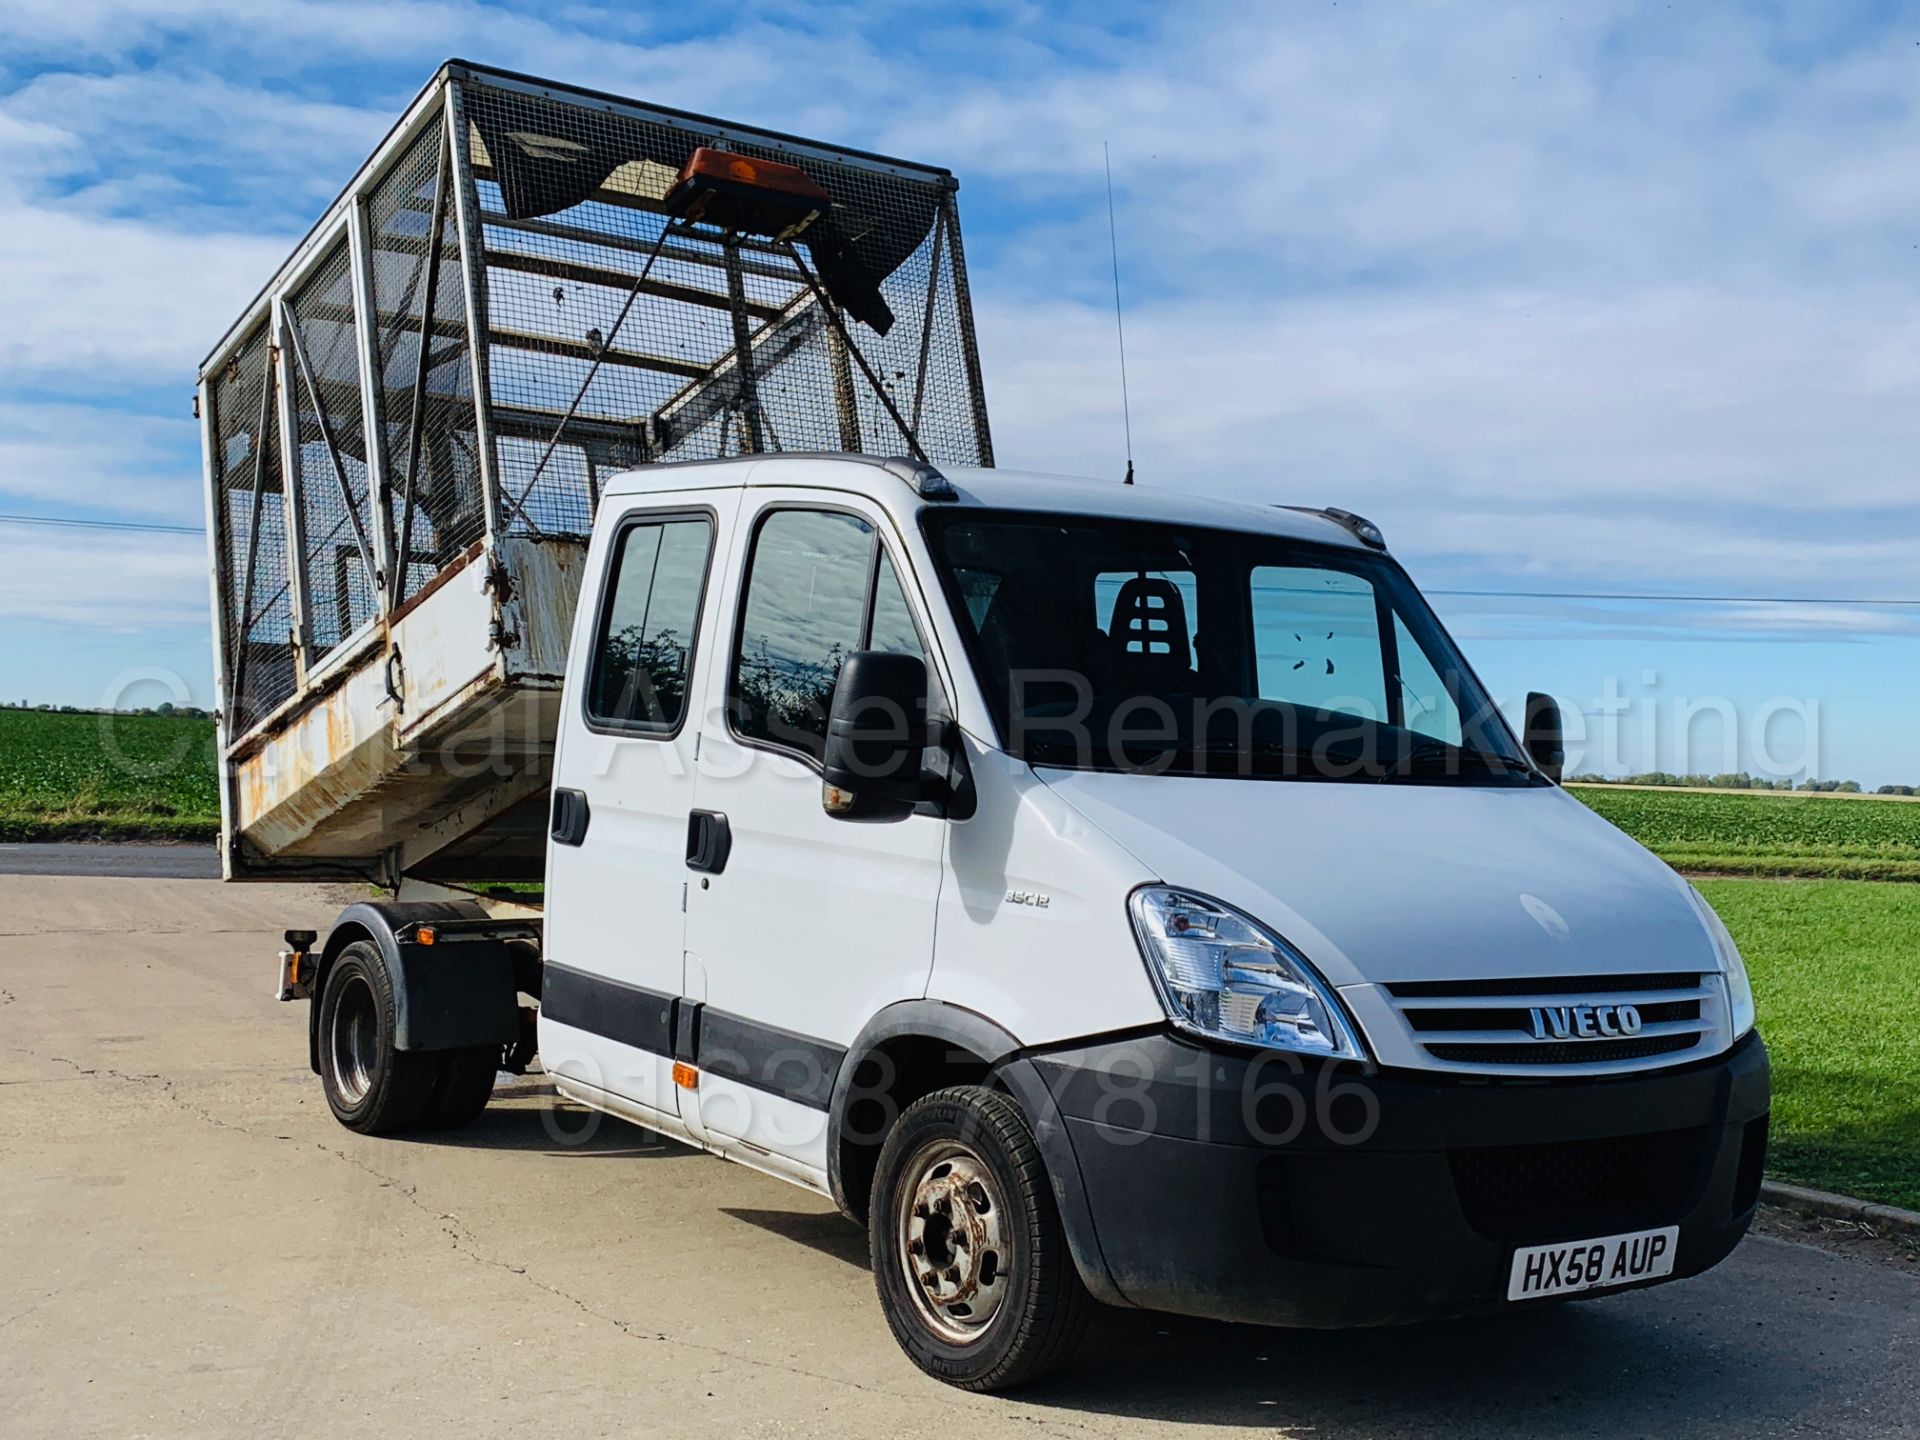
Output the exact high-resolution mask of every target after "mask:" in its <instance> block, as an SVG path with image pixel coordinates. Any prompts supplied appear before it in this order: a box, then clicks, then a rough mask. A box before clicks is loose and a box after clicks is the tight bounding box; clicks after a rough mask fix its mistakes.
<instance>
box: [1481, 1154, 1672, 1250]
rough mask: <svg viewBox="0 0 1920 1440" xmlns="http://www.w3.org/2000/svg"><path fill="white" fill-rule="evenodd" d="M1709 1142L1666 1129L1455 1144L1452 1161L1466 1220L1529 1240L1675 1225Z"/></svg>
mask: <svg viewBox="0 0 1920 1440" xmlns="http://www.w3.org/2000/svg"><path fill="white" fill-rule="evenodd" d="M1707 1138H1708V1132H1706V1131H1704V1130H1698V1129H1691V1130H1665V1131H1658V1132H1656V1133H1654V1134H1651V1135H1623V1136H1609V1137H1607V1138H1604V1139H1599V1140H1563V1141H1554V1142H1551V1143H1548V1144H1542V1145H1490V1146H1485V1147H1481V1148H1477V1149H1462V1150H1451V1151H1449V1152H1448V1154H1447V1160H1448V1163H1449V1164H1450V1165H1451V1166H1452V1169H1453V1184H1454V1192H1455V1194H1456V1195H1457V1196H1458V1198H1459V1202H1460V1210H1461V1213H1462V1214H1463V1215H1464V1216H1465V1217H1466V1220H1467V1223H1468V1224H1469V1225H1471V1226H1472V1227H1473V1228H1474V1230H1476V1231H1477V1232H1478V1233H1480V1234H1481V1235H1484V1236H1486V1237H1487V1238H1488V1239H1490V1240H1499V1241H1504V1242H1509V1243H1519V1244H1525V1243H1527V1242H1530V1241H1536V1240H1550V1239H1561V1238H1565V1237H1567V1236H1569V1235H1583V1234H1584V1235H1610V1234H1618V1233H1620V1232H1622V1231H1627V1230H1639V1229H1647V1228H1651V1227H1653V1226H1656V1225H1669V1224H1673V1223H1674V1222H1676V1221H1677V1220H1678V1219H1679V1218H1680V1216H1681V1215H1682V1214H1683V1213H1684V1212H1685V1211H1686V1209H1687V1208H1688V1205H1689V1204H1690V1202H1691V1201H1692V1198H1693V1194H1694V1190H1695V1188H1696V1186H1697V1184H1698V1182H1699V1178H1700V1167H1701V1161H1702V1158H1703V1157H1704V1156H1705V1154H1706V1152H1707V1148H1708V1147H1707V1143H1706V1142H1707Z"/></svg>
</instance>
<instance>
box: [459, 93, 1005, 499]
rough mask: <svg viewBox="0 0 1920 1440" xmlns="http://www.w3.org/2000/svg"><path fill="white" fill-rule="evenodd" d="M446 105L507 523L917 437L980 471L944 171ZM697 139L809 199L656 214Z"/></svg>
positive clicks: (578, 116) (555, 100) (519, 102)
mask: <svg viewBox="0 0 1920 1440" xmlns="http://www.w3.org/2000/svg"><path fill="white" fill-rule="evenodd" d="M463 99H464V103H465V107H466V114H467V116H468V117H469V120H470V124H469V126H468V133H467V135H466V137H465V143H466V154H465V156H464V158H465V160H466V161H467V163H468V164H469V165H470V167H471V173H472V175H473V178H474V181H475V184H476V193H477V196H478V200H479V207H480V211H481V219H482V224H481V232H482V234H481V243H482V245H483V247H484V253H485V260H486V266H487V289H486V294H487V307H488V314H487V317H486V318H487V337H488V342H489V351H488V371H489V386H490V389H491V392H492V393H491V397H490V398H491V404H492V409H491V415H492V420H493V426H494V432H495V434H496V436H497V437H498V454H499V473H500V490H501V495H500V507H501V513H502V516H503V519H504V520H505V522H506V525H507V528H508V529H509V530H510V531H519V532H523V533H528V532H530V533H534V534H548V535H552V534H564V535H582V534H585V533H586V532H587V531H588V530H589V529H590V528H591V525H592V518H593V511H594V507H595V504H596V502H597V500H598V498H599V484H600V477H601V476H602V475H604V474H605V473H606V472H608V471H610V470H617V469H624V468H628V467H631V466H633V465H636V464H642V463H646V462H649V461H658V460H696V459H711V458H717V457H721V456H728V455H738V454H751V453H771V452H777V451H782V450H851V451H862V452H866V453H873V454H887V455H901V454H910V453H912V450H913V448H914V447H913V440H917V441H918V443H919V446H920V448H921V449H922V450H923V451H924V453H925V454H926V456H927V457H928V458H929V459H931V460H933V461H935V462H936V463H947V464H960V465H973V464H982V463H990V460H991V453H990V447H989V443H988V440H987V437H986V434H985V429H984V423H983V416H984V411H983V409H982V408H981V407H980V405H979V404H978V403H977V396H976V395H975V393H974V378H975V367H974V366H973V362H972V351H971V344H972V340H971V333H970V328H969V326H970V322H969V320H968V317H966V316H965V314H964V309H963V307H964V292H963V291H962V289H961V287H960V283H959V275H958V271H957V266H958V264H959V260H958V251H957V246H956V245H955V244H953V243H952V242H951V241H950V239H949V220H950V217H951V215H952V206H951V184H950V182H949V181H948V180H947V178H946V177H945V176H944V175H941V174H938V173H936V172H926V171H914V170H909V169H905V168H902V167H897V166H890V165H887V164H884V163H881V162H869V161H865V160H860V159H857V158H855V157H847V158H845V159H837V158H822V157H821V156H820V155H819V154H816V153H814V152H812V151H811V150H808V151H806V152H804V153H803V152H801V151H798V150H790V149H788V148H787V147H785V146H784V145H783V144H781V143H780V142H778V141H777V140H774V139H772V138H769V139H767V140H766V141H765V142H764V143H761V142H758V141H756V140H751V139H743V138H741V137H739V136H738V135H733V136H730V137H723V136H722V135H721V134H719V133H718V131H717V130H715V129H713V128H711V127H706V126H703V125H702V124H701V123H700V122H698V121H695V120H692V119H687V118H677V117H669V116H660V117H657V118H644V117H642V116H638V115H633V114H627V113H622V112H620V111H617V110H614V109H612V108H610V107H608V106H607V105H605V104H603V103H599V102H595V101H593V100H591V99H590V98H589V97H585V96H582V97H580V98H579V99H578V100H575V99H572V98H568V97H565V96H564V95H557V94H555V93H554V92H552V91H548V92H544V93H540V94H533V93H528V92H526V91H523V90H520V89H517V88H507V87H496V86H493V85H489V84H486V83H482V82H478V81H476V82H469V83H467V84H466V85H465V87H464V90H463ZM703 146H704V147H709V148H714V149H720V150H724V151H726V152H727V153H728V154H730V155H737V156H741V157H746V158H749V159H758V160H763V161H764V160H772V161H778V162H783V163H787V164H793V163H798V164H799V165H800V167H801V168H802V169H803V171H804V172H805V177H806V179H807V180H808V181H810V182H812V183H813V184H815V185H818V186H820V187H822V188H824V190H825V192H826V194H827V196H828V197H829V200H828V201H827V203H824V204H822V205H821V206H820V207H819V213H818V214H817V216H816V217H815V218H813V219H812V220H811V221H810V222H807V223H805V224H804V225H803V226H801V227H798V233H797V234H796V233H792V232H789V235H788V238H786V239H782V238H779V237H777V236H774V235H770V234H767V233H755V232H752V231H749V230H747V229H745V228H744V227H743V228H741V229H723V228H720V227H719V226H717V225H714V224H708V223H702V222H699V221H696V220H694V219H691V218H689V216H690V214H691V212H687V214H683V215H681V216H679V217H676V216H675V215H674V214H672V213H670V212H671V211H673V210H675V209H676V208H680V207H677V206H676V204H675V203H674V198H673V191H674V187H675V182H676V181H677V180H678V178H679V177H680V175H681V172H682V169H683V167H684V166H685V165H686V164H687V162H688V160H689V158H690V157H691V156H692V155H693V154H694V152H695V150H696V149H698V148H700V147H703ZM856 347H857V348H856ZM883 395H884V398H883ZM896 415H897V416H898V417H899V418H896ZM916 417H917V418H916ZM903 426H904V428H907V429H911V430H912V431H913V432H914V435H913V440H910V439H909V438H908V436H907V435H906V434H904V433H903Z"/></svg>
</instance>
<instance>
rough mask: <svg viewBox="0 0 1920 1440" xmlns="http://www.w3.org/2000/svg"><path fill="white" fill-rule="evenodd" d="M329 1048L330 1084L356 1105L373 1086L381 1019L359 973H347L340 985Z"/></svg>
mask: <svg viewBox="0 0 1920 1440" xmlns="http://www.w3.org/2000/svg"><path fill="white" fill-rule="evenodd" d="M328 1049H329V1051H330V1053H331V1054H332V1057H333V1083H334V1086H335V1087H336V1088H337V1089H338V1090H339V1091H340V1098H341V1099H343V1100H345V1101H346V1102H347V1103H348V1104H349V1105H358V1104H359V1103H360V1102H361V1101H362V1100H364V1099H366V1098H367V1092H368V1091H369V1090H371V1089H372V1088H373V1072H374V1069H375V1067H376V1065H377V1063H378V1055H379V1049H380V1022H379V1017H378V1015H377V1014H376V1013H375V1010H374V1002H373V987H372V986H371V985H369V984H368V983H367V981H366V977H365V976H362V975H349V976H348V977H347V978H346V979H345V980H344V981H343V982H341V985H340V996H339V999H338V1000H336V1001H335V1002H334V1006H333V1024H332V1026H331V1034H330V1036H329V1043H328Z"/></svg>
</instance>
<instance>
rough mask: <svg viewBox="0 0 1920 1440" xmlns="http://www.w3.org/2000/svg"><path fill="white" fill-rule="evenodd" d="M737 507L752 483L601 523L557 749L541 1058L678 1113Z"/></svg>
mask: <svg viewBox="0 0 1920 1440" xmlns="http://www.w3.org/2000/svg"><path fill="white" fill-rule="evenodd" d="M609 504H611V502H609ZM737 506H738V492H737V491H709V492H704V493H703V495H702V497H701V500H700V503H699V504H698V505H697V506H685V507H679V508H660V507H658V506H653V507H648V506H646V505H644V504H641V505H637V506H636V507H635V508H631V509H628V510H626V511H625V512H624V513H621V514H620V516H619V518H618V520H617V521H615V522H614V523H613V524H612V525H611V526H607V525H606V524H605V521H604V520H603V521H602V528H601V530H600V532H599V534H600V535H601V536H604V537H605V540H604V543H605V546H606V550H605V560H604V563H603V564H602V565H599V566H597V567H590V568H589V572H588V573H589V576H590V577H592V576H595V575H597V576H599V577H600V579H599V584H598V593H597V594H595V593H592V592H586V593H583V594H582V595H581V600H580V609H581V613H580V615H579V617H578V620H577V622H576V625H575V630H574V642H573V649H572V655H573V657H574V658H573V659H572V660H571V661H570V662H569V665H568V672H569V674H568V680H567V685H566V689H565V692H564V695H563V699H562V706H563V710H562V716H561V723H560V726H559V739H558V751H557V753H556V755H555V757H554V809H553V816H552V821H553V828H552V835H551V838H550V839H549V842H548V845H547V893H546V917H545V948H546V965H545V978H544V981H543V985H542V994H541V1005H540V1035H539V1039H540V1053H541V1057H542V1061H543V1063H544V1064H545V1065H546V1067H547V1069H548V1070H549V1071H550V1072H552V1073H554V1074H555V1075H557V1076H559V1077H561V1078H563V1079H564V1080H566V1081H568V1082H569V1083H572V1084H575V1085H583V1086H590V1087H592V1088H593V1089H594V1090H597V1091H602V1092H608V1093H611V1094H614V1095H617V1096H620V1097H622V1098H624V1099H626V1100H628V1101H631V1102H633V1103H636V1104H638V1105H641V1106H644V1107H646V1108H647V1109H648V1110H652V1111H656V1112H659V1113H662V1114H664V1115H668V1116H672V1115H675V1114H677V1113H678V1109H679V1106H678V1101H677V1099H676V1091H675V1089H674V1086H673V1083H672V1064H673V1040H674V1023H675V1020H676V1017H677V1013H678V1010H677V1007H678V1004H679V999H680V994H681V988H682V979H683V973H684V972H683V954H684V949H683V947H684V942H685V923H686V916H685V913H684V896H685V882H686V874H687V872H686V866H685V842H686V831H687V814H688V812H689V811H690V810H691V809H692V808H693V803H694V783H695V777H694V751H695V748H696V746H697V745H698V743H699V733H700V729H699V725H698V722H697V718H696V717H695V715H694V713H693V712H694V710H695V708H696V706H695V697H696V696H697V695H698V693H699V691H698V688H697V687H698V686H700V685H702V684H704V683H705V678H706V676H705V672H706V670H707V669H708V668H709V667H710V666H711V665H712V664H713V660H712V658H711V657H712V654H713V653H714V651H715V646H714V645H713V643H712V642H711V641H710V639H709V637H710V636H712V635H714V634H716V633H719V631H720V630H721V628H722V627H720V626H719V625H718V624H717V621H716V618H715V616H714V615H712V614H711V613H709V612H711V611H712V610H713V609H714V608H715V607H716V606H717V604H718V595H717V591H718V589H719V587H718V586H717V585H713V584H710V583H709V575H710V573H711V572H712V570H713V568H714V564H715V556H717V555H720V554H722V553H724V547H725V544H726V541H727V538H728V534H729V526H730V523H731V521H732V517H733V514H734V511H735V510H736V509H737ZM601 543H602V541H601V540H600V539H596V541H595V545H596V547H597V546H599V545H600V544H601ZM719 653H721V654H724V653H725V645H724V641H723V642H721V644H720V646H719ZM588 1098H592V1097H588Z"/></svg>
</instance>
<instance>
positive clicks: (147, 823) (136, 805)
mask: <svg viewBox="0 0 1920 1440" xmlns="http://www.w3.org/2000/svg"><path fill="white" fill-rule="evenodd" d="M213 744H214V740H213V722H212V721H211V720H205V719H200V718H198V717H195V716H185V715H95V714H72V713H60V712H54V711H46V710H0V840H11V841H24V840H209V839H212V838H213V837H214V836H216V835H217V834H218V833H219V830H220V798H219V790H218V788H217V786H216V784H215V780H214V768H213Z"/></svg>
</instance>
